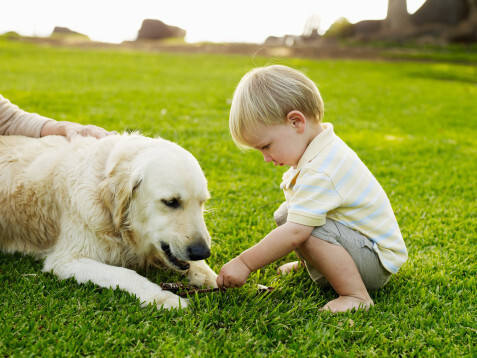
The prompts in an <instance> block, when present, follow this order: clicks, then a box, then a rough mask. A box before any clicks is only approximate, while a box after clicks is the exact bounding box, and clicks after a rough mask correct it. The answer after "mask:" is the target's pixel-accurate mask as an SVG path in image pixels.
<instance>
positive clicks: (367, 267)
mask: <svg viewBox="0 0 477 358" xmlns="http://www.w3.org/2000/svg"><path fill="white" fill-rule="evenodd" d="M273 216H274V219H275V222H276V223H277V225H278V226H280V225H283V224H284V223H285V222H286V221H287V216H288V209H287V207H286V203H283V204H282V205H281V206H280V207H279V208H278V210H277V211H275V214H274V215H273ZM311 235H312V236H314V237H316V238H317V239H319V240H323V241H326V242H329V243H331V244H334V245H339V246H342V247H344V249H345V250H346V251H348V253H349V254H350V256H351V257H352V258H353V261H354V263H355V264H356V267H357V268H358V270H359V273H360V275H361V278H362V279H363V282H364V285H365V286H366V288H367V289H368V290H377V289H379V288H381V287H383V286H384V285H385V284H386V283H387V282H388V281H389V279H390V278H391V275H392V274H391V273H390V272H389V271H387V270H386V269H385V268H384V267H383V265H382V264H381V261H380V260H379V256H378V254H377V253H376V252H375V251H374V250H373V243H372V242H371V240H369V239H368V238H367V237H366V236H364V235H363V234H361V233H359V232H358V231H355V230H353V229H350V228H349V227H347V226H345V225H343V224H341V223H339V222H337V221H334V220H332V219H329V218H326V223H325V224H324V225H323V226H317V227H315V228H314V229H313V231H312V232H311ZM295 252H296V253H297V255H298V256H299V257H300V259H301V260H302V261H303V262H304V263H305V266H306V269H307V271H308V273H309V275H310V277H311V278H312V280H313V281H315V282H316V283H317V284H318V285H320V286H322V287H328V286H330V284H329V282H328V280H327V279H326V277H325V276H324V275H323V274H322V273H321V272H319V271H318V270H317V269H316V268H315V267H313V266H312V265H311V264H309V263H307V262H306V260H305V259H304V257H303V255H302V253H301V252H300V250H299V249H297V250H295Z"/></svg>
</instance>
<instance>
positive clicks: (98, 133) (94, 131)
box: [80, 124, 112, 139]
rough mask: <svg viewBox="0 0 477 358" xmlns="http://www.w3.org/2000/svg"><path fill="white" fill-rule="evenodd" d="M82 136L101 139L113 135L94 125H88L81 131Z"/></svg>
mask: <svg viewBox="0 0 477 358" xmlns="http://www.w3.org/2000/svg"><path fill="white" fill-rule="evenodd" d="M80 134H81V135H83V136H85V137H88V136H89V137H95V138H97V139H101V138H104V137H106V136H108V135H112V133H111V132H108V131H107V130H106V129H104V128H101V127H98V126H95V125H92V124H88V125H87V126H85V127H84V128H83V129H82V130H81V131H80Z"/></svg>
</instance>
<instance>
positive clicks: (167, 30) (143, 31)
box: [137, 19, 186, 40]
mask: <svg viewBox="0 0 477 358" xmlns="http://www.w3.org/2000/svg"><path fill="white" fill-rule="evenodd" d="M185 35H186V31H185V30H184V29H181V28H180V27H176V26H170V25H167V24H165V23H163V22H162V21H159V20H152V19H146V20H144V21H143V22H142V25H141V28H140V29H139V32H138V34H137V40H162V39H168V38H184V37H185Z"/></svg>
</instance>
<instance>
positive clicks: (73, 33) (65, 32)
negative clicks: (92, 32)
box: [51, 26, 88, 38]
mask: <svg viewBox="0 0 477 358" xmlns="http://www.w3.org/2000/svg"><path fill="white" fill-rule="evenodd" d="M55 35H63V36H64V35H69V36H80V37H85V38H88V36H86V35H84V34H81V33H79V32H76V31H72V30H70V29H69V28H67V27H61V26H55V28H54V29H53V32H52V33H51V36H55Z"/></svg>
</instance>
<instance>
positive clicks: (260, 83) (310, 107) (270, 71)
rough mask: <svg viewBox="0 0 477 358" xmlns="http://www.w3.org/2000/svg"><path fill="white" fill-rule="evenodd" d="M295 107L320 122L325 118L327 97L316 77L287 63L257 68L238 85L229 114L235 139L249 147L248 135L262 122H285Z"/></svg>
mask: <svg viewBox="0 0 477 358" xmlns="http://www.w3.org/2000/svg"><path fill="white" fill-rule="evenodd" d="M293 110H297V111H300V112H302V113H303V114H304V115H305V116H306V117H307V119H308V120H312V121H315V122H316V123H319V122H320V121H321V120H322V118H323V114H324V105H323V100H322V99H321V95H320V92H319V91H318V88H317V87H316V85H315V84H314V83H313V81H312V80H310V79H309V78H308V77H307V76H305V75H304V74H303V73H302V72H300V71H298V70H295V69H292V68H290V67H287V66H282V65H273V66H267V67H259V68H255V69H253V70H251V71H250V72H248V73H247V74H246V75H245V76H243V77H242V79H241V80H240V82H239V84H238V85H237V88H236V89H235V93H234V97H233V100H232V106H231V108H230V118H229V128H230V134H231V135H232V139H233V140H234V142H235V144H236V145H237V146H238V147H240V148H242V149H245V148H248V147H249V145H248V143H247V141H246V139H245V138H244V136H246V135H247V134H250V133H253V132H254V131H255V130H256V128H257V127H258V125H259V124H263V125H266V126H272V125H277V124H283V123H285V122H286V119H287V115H288V113H290V112H291V111H293Z"/></svg>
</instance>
